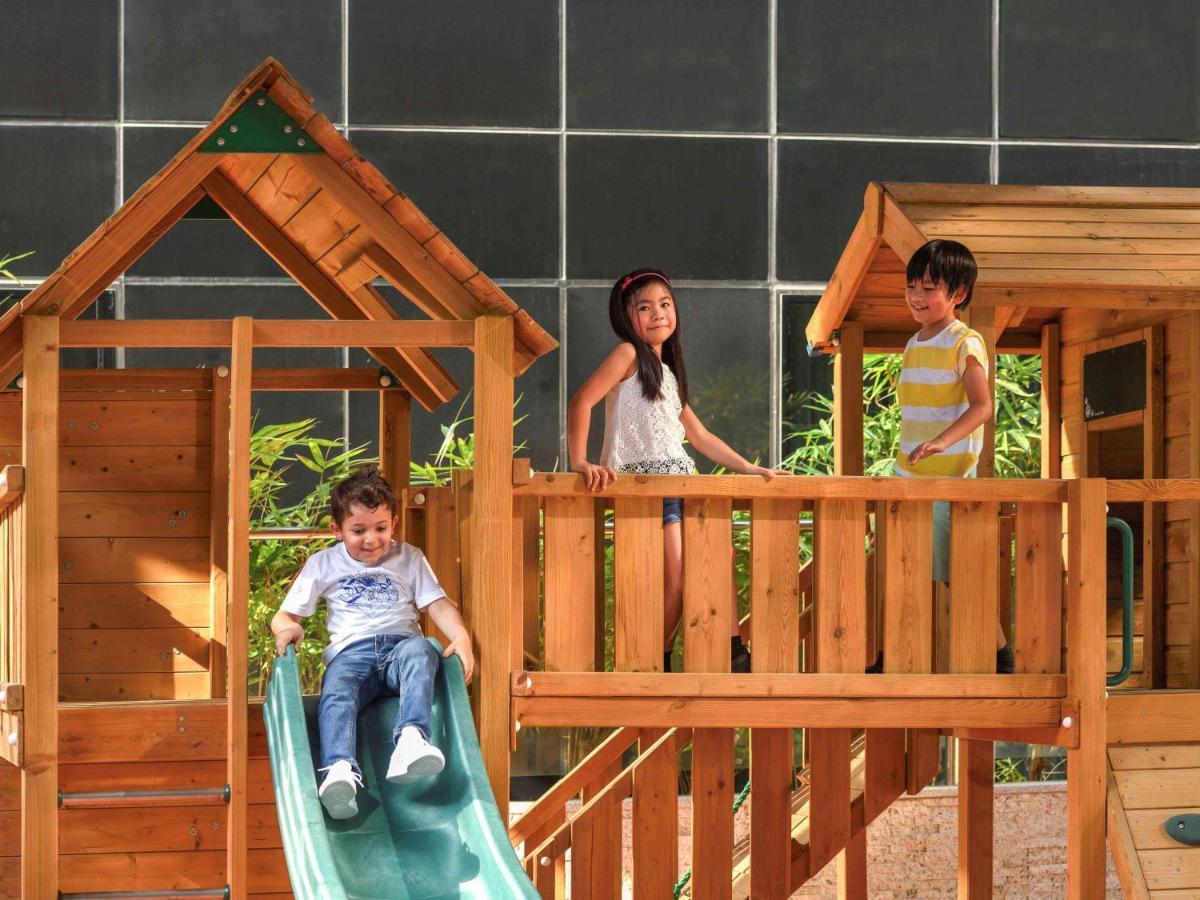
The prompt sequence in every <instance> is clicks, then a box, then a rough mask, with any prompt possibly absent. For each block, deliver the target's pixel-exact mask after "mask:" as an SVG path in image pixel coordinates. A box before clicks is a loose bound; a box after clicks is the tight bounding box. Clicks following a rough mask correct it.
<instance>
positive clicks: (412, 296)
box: [362, 244, 486, 319]
mask: <svg viewBox="0 0 1200 900" xmlns="http://www.w3.org/2000/svg"><path fill="white" fill-rule="evenodd" d="M362 259H363V261H365V262H366V263H367V264H368V265H369V266H370V267H371V269H372V270H373V271H375V272H377V273H378V274H379V275H380V276H382V277H383V278H384V279H385V280H386V281H387V282H388V284H390V285H391V286H392V287H394V288H395V289H396V290H398V291H399V292H400V293H402V294H404V296H406V297H408V299H409V300H411V301H412V302H413V303H415V304H416V305H417V307H419V308H420V310H421V311H422V312H424V313H425V314H426V315H427V316H429V317H430V318H432V319H474V318H475V317H476V316H480V315H483V314H484V313H485V312H486V310H484V308H483V306H482V305H481V304H480V303H478V302H477V301H476V302H474V303H466V302H462V298H461V297H457V296H451V295H448V294H447V295H444V296H445V300H441V299H439V298H437V297H435V296H434V295H433V294H432V293H431V292H430V291H429V289H428V288H426V287H425V285H423V284H422V283H421V282H420V281H418V280H417V279H416V277H415V276H414V275H413V274H412V273H411V272H410V271H408V269H406V268H404V266H403V265H402V264H401V263H400V261H399V260H397V259H396V258H395V257H394V256H392V255H391V254H389V253H388V252H387V251H386V250H384V249H383V248H382V247H380V246H379V245H378V244H368V245H367V246H366V248H365V249H364V250H363V253H362ZM472 299H474V298H472Z"/></svg>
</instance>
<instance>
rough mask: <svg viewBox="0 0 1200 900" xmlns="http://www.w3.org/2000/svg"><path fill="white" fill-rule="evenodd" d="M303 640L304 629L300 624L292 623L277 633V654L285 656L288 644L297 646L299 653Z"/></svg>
mask: <svg viewBox="0 0 1200 900" xmlns="http://www.w3.org/2000/svg"><path fill="white" fill-rule="evenodd" d="M303 640H304V629H303V628H302V627H301V626H300V625H299V624H298V623H296V622H290V623H288V624H287V625H284V626H283V627H282V628H280V629H279V630H278V631H277V632H275V653H276V654H278V655H279V656H283V654H284V653H285V652H286V651H287V648H288V644H295V645H296V650H297V651H299V649H300V642H301V641H303Z"/></svg>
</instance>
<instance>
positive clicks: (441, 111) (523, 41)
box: [350, 0, 559, 127]
mask: <svg viewBox="0 0 1200 900" xmlns="http://www.w3.org/2000/svg"><path fill="white" fill-rule="evenodd" d="M558 17H559V14H558V3H557V2H556V0H526V2H523V3H474V2H470V0H448V2H441V3H407V4H403V5H398V4H396V3H394V2H391V0H354V2H353V3H351V4H350V48H351V49H350V110H351V115H352V117H353V121H355V122H359V123H363V124H374V125H403V124H411V125H509V126H534V127H556V126H557V125H558V121H559V111H558V110H559V88H558V73H559V52H558Z"/></svg>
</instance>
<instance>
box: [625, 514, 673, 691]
mask: <svg viewBox="0 0 1200 900" xmlns="http://www.w3.org/2000/svg"><path fill="white" fill-rule="evenodd" d="M614 508H615V510H616V516H615V525H614V527H615V530H616V547H615V552H614V554H613V557H614V562H613V565H614V566H615V569H616V571H615V591H616V603H615V607H616V608H615V615H616V623H615V634H614V646H615V651H616V663H615V668H616V669H617V670H618V671H622V672H661V671H662V651H663V639H664V633H663V632H664V628H663V525H662V499H661V498H658V497H645V498H643V497H638V498H629V499H618V500H617V501H616V502H615V503H614Z"/></svg>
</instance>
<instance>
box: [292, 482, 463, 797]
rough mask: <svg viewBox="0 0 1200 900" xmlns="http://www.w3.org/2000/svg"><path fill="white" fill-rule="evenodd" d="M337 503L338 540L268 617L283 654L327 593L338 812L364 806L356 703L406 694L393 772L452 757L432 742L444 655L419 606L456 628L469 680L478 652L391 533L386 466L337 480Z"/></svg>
mask: <svg viewBox="0 0 1200 900" xmlns="http://www.w3.org/2000/svg"><path fill="white" fill-rule="evenodd" d="M330 506H331V507H332V514H333V521H332V528H333V533H334V534H335V535H336V536H337V538H338V543H337V544H335V545H334V546H332V547H329V548H327V549H325V550H321V551H319V552H317V553H314V554H313V555H312V556H311V557H309V558H308V560H307V561H306V562H305V563H304V568H303V569H301V570H300V574H299V575H298V576H296V580H295V581H294V582H293V583H292V586H291V589H290V590H289V591H288V594H287V597H286V598H284V601H283V604H282V605H281V606H280V607H279V611H278V612H277V613H275V617H274V618H273V619H272V620H271V631H272V632H274V634H275V649H276V651H277V652H278V653H279V654H280V655H283V653H284V651H285V650H286V649H287V646H288V645H289V644H295V645H296V646H297V647H299V646H300V642H301V641H303V640H304V629H303V627H302V626H301V621H302V620H303V619H304V618H305V617H307V616H311V615H312V614H313V613H314V612H316V609H317V601H318V600H319V599H320V598H322V597H323V598H324V599H325V603H326V604H327V606H328V612H329V616H328V623H329V646H327V647H326V648H325V652H324V659H325V678H324V680H323V681H322V683H321V700H320V704H319V706H318V713H317V719H318V724H319V728H320V736H321V769H320V771H322V772H324V773H326V774H325V779H324V781H322V782H321V786H320V788H319V789H318V790H317V796H318V797H320V799H321V804H322V805H323V806H324V807H325V811H326V812H328V813H329V816H330V817H331V818H334V819H348V818H351V817H352V816H354V815H356V814H357V813H358V803H357V801H356V799H355V795H356V794H357V792H358V788H359V787H361V786H362V773H361V770H360V769H359V766H358V761H357V760H356V759H355V755H354V748H355V734H356V726H357V723H358V713H359V710H360V709H362V707H363V706H365V705H366V704H368V703H370V702H371V701H372V700H373V699H375V698H376V697H378V696H398V697H400V710H399V713H398V714H397V717H396V727H395V730H394V731H393V732H392V739H393V741H395V750H393V752H392V757H391V761H390V763H389V765H388V772H387V780H388V781H391V782H394V783H403V782H406V781H411V780H414V779H417V778H424V777H428V776H432V775H436V774H437V773H438V772H440V771H441V770H442V767H443V766H444V765H445V759H444V757H443V756H442V753H441V751H440V750H438V748H437V747H435V746H433V745H432V744H431V743H429V718H430V712H431V709H432V706H433V679H434V676H435V675H436V674H437V668H438V665H439V660H438V656H437V651H436V650H435V649H434V647H433V646H432V645H431V644H430V643H429V642H428V641H426V640H425V639H424V637H422V635H421V629H420V625H419V624H418V614H419V612H420V611H427V612H428V613H429V616H430V618H432V619H433V621H434V623H435V624H436V625H437V626H438V628H440V629H441V630H442V633H443V634H445V635H446V636H447V637H448V638H449V641H450V644H449V646H448V647H446V650H445V652H444V653H443V654H442V655H443V656H449V655H450V654H452V653H455V654H458V657H459V659H461V660H462V664H463V671H464V673H465V675H466V678H467V680H468V681H470V680H471V673H472V671H473V670H474V668H475V658H474V656H473V654H472V652H471V639H470V636H469V635H468V634H467V629H466V626H464V625H463V620H462V617H461V616H459V614H458V610H457V609H455V607H454V605H453V604H452V603H451V602H450V601H449V600H447V599H446V595H445V592H444V591H443V590H442V588H441V585H439V584H438V581H437V578H436V577H435V576H434V574H433V570H432V569H431V568H430V566H429V563H428V562H427V561H426V559H425V555H424V554H423V553H421V551H420V550H418V549H417V548H416V547H413V546H411V545H410V544H406V543H403V542H400V541H394V540H392V532H393V530H394V529H395V526H396V506H397V501H396V495H395V494H394V493H393V492H392V489H391V487H390V486H389V485H388V483H387V481H385V480H384V478H383V476H382V475H381V474H380V472H379V469H378V468H376V467H374V466H369V467H364V468H362V469H359V470H358V471H356V472H355V473H354V474H353V475H351V476H350V477H349V478H346V479H345V480H343V481H341V482H339V483H338V484H337V485H335V486H334V488H333V491H332V494H331V497H330Z"/></svg>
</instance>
